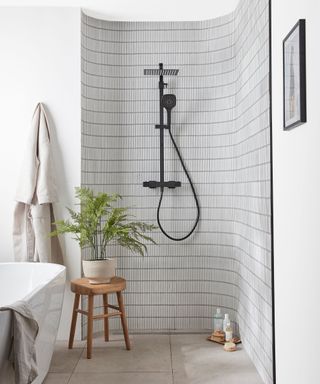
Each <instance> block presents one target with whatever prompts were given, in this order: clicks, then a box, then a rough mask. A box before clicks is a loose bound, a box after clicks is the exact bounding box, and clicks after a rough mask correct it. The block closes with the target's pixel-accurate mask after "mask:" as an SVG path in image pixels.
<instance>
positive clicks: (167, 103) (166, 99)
mask: <svg viewBox="0 0 320 384" xmlns="http://www.w3.org/2000/svg"><path fill="white" fill-rule="evenodd" d="M176 103H177V99H176V96H175V95H173V94H170V93H169V94H167V95H163V96H162V99H161V106H162V107H163V108H165V109H166V110H167V126H168V128H169V129H170V127H171V109H173V108H174V107H175V106H176Z"/></svg>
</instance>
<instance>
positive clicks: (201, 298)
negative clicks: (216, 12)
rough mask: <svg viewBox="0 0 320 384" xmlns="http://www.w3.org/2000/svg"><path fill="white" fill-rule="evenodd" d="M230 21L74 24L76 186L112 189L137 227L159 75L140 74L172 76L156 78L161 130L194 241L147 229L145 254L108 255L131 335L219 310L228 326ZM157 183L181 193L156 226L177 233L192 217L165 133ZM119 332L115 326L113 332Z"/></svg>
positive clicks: (146, 202) (155, 137) (151, 155)
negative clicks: (164, 110)
mask: <svg viewBox="0 0 320 384" xmlns="http://www.w3.org/2000/svg"><path fill="white" fill-rule="evenodd" d="M234 17H235V15H229V16H226V17H223V18H220V19H215V20H210V21H204V22H201V23H199V22H179V23H176V22H172V23H170V22H168V23H162V22H161V23H154V22H149V23H145V22H130V23H127V22H108V21H102V20H96V19H92V18H90V17H87V16H85V15H83V21H82V32H83V38H82V45H83V51H82V82H83V84H82V93H83V95H82V183H83V185H86V186H89V187H91V188H93V189H94V190H96V191H107V192H111V193H112V192H117V193H120V194H121V195H122V196H123V204H124V205H128V206H131V207H133V208H132V210H131V211H132V213H133V214H135V215H136V216H137V218H138V219H139V220H144V221H146V222H150V223H153V224H156V208H157V204H158V200H159V190H151V189H148V188H143V187H142V183H143V181H147V180H157V179H159V131H158V130H157V129H155V127H154V125H155V124H158V123H159V111H158V107H159V91H158V78H157V77H148V76H144V75H143V69H144V68H157V67H158V63H160V62H163V63H164V66H165V67H166V68H178V69H179V75H178V76H176V77H167V78H166V79H165V81H166V82H167V83H168V89H167V90H166V92H172V93H175V94H176V96H177V106H176V108H175V109H174V111H173V114H172V132H173V135H174V136H175V138H176V140H177V144H178V146H179V147H180V149H181V153H182V156H183V157H184V159H185V162H186V165H187V167H188V169H189V171H190V173H191V175H192V178H193V180H194V183H195V185H196V189H197V192H198V194H199V199H200V202H201V209H202V213H201V221H200V223H199V227H198V230H197V231H196V233H195V235H194V236H192V237H191V238H189V239H188V240H186V241H184V242H182V243H181V242H180V243H177V242H173V241H171V240H169V239H167V238H166V237H164V236H163V235H162V233H161V232H160V230H157V231H155V233H154V235H153V237H154V239H155V240H156V242H157V245H150V246H149V247H148V255H147V256H146V257H140V256H134V255H131V254H130V253H129V252H127V251H126V250H124V249H120V248H118V247H110V250H109V252H110V254H111V255H115V256H116V257H117V260H118V273H119V274H120V275H123V276H124V277H125V278H126V279H127V281H128V289H127V291H126V297H125V299H126V306H127V312H128V321H129V328H130V329H131V330H139V329H141V330H146V329H152V330H155V329H156V330H175V329H189V330H192V329H195V330H199V329H209V328H211V327H212V315H213V312H214V309H215V307H217V306H219V307H221V308H222V310H223V311H224V312H230V313H231V317H232V318H233V319H235V318H236V312H235V309H236V308H237V303H238V286H237V279H238V276H237V272H236V271H235V270H236V269H237V265H238V263H237V260H236V255H235V254H234V248H233V245H232V239H233V199H234V197H233V191H232V189H233V182H234V181H233V174H232V173H231V172H230V170H231V169H232V164H233V146H232V139H233V135H232V132H233V130H234V120H233V115H234V108H235V94H236V85H235V83H234V66H235V56H234V49H235V48H234V43H233V30H234V27H233V26H234ZM165 148H166V149H165V159H166V161H165V172H166V179H167V180H179V181H181V182H182V187H181V188H177V189H175V190H168V189H166V191H165V196H164V199H163V206H162V210H161V219H162V222H163V224H164V227H165V228H166V230H167V231H168V232H169V233H171V234H173V236H177V237H179V236H182V235H184V234H185V233H186V232H188V231H189V229H190V228H191V227H192V224H193V222H194V220H195V217H196V209H195V203H194V200H193V196H192V192H191V189H190V186H189V185H188V181H187V179H186V177H185V175H184V173H183V170H182V167H181V165H180V163H179V159H178V157H177V155H176V153H175V151H174V149H173V147H172V144H171V142H170V141H169V137H168V134H167V133H166V139H165ZM117 326H118V324H117Z"/></svg>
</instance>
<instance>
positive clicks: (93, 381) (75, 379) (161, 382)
mask: <svg viewBox="0 0 320 384" xmlns="http://www.w3.org/2000/svg"><path fill="white" fill-rule="evenodd" d="M88 383H90V384H106V383H108V384H142V383H145V384H151V383H152V384H173V381H172V374H171V373H165V372H162V373H145V372H143V373H137V372H133V373H124V372H121V373H120V372H119V373H75V374H73V375H72V377H71V380H70V381H69V384H88Z"/></svg>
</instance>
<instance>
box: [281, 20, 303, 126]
mask: <svg viewBox="0 0 320 384" xmlns="http://www.w3.org/2000/svg"><path fill="white" fill-rule="evenodd" d="M305 36H306V35H305V20H304V19H300V20H299V21H298V22H297V23H296V25H295V26H294V27H293V28H292V29H291V31H290V32H289V33H288V35H287V36H286V37H285V39H284V40H283V128H284V129H291V128H294V127H296V126H298V125H300V124H303V123H305V122H306V121H307V110H306V109H307V108H306V48H305V47H306V42H305V40H306V37H305Z"/></svg>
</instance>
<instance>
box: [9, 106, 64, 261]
mask: <svg viewBox="0 0 320 384" xmlns="http://www.w3.org/2000/svg"><path fill="white" fill-rule="evenodd" d="M51 146H52V144H51V141H50V130H49V124H48V119H47V116H46V113H45V110H44V106H43V105H42V104H41V103H39V104H38V105H37V106H36V109H35V111H34V114H33V118H32V126H31V133H30V137H29V140H28V144H27V148H26V152H25V156H24V160H23V166H22V170H21V175H20V178H19V182H18V188H17V192H16V195H15V200H16V201H17V203H16V206H15V209H14V222H13V248H14V256H15V260H16V261H40V262H49V263H59V264H63V257H62V251H61V247H60V243H59V239H58V237H53V238H50V237H49V233H50V232H51V231H52V230H53V228H52V222H54V221H55V219H54V212H53V206H52V203H54V202H56V201H57V188H56V183H55V177H54V168H53V161H52V148H51Z"/></svg>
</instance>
